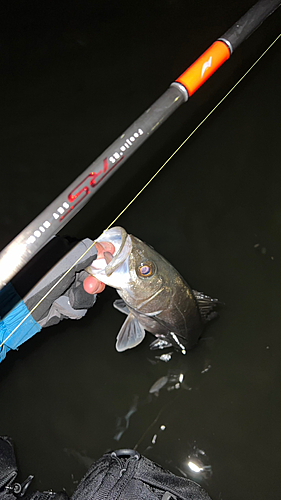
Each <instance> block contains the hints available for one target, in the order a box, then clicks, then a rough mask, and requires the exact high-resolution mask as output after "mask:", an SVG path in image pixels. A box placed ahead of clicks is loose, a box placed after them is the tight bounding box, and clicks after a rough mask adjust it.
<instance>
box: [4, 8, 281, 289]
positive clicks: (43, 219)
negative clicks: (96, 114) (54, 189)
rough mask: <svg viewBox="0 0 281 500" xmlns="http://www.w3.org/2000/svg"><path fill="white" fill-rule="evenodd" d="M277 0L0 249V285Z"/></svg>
mask: <svg viewBox="0 0 281 500" xmlns="http://www.w3.org/2000/svg"><path fill="white" fill-rule="evenodd" d="M280 4H281V0H260V1H259V2H257V3H256V4H255V5H254V6H253V7H252V8H251V9H250V10H249V11H248V12H247V13H246V14H245V15H244V16H242V17H241V18H240V19H239V20H238V21H237V22H236V23H235V24H234V25H233V26H232V27H231V28H230V29H229V30H228V31H226V32H225V33H224V34H223V35H222V36H221V37H220V38H218V39H217V40H216V41H215V42H214V43H213V44H212V45H211V46H210V47H209V48H208V49H207V50H206V51H205V52H204V53H203V54H202V55H201V56H200V57H199V58H198V59H197V60H196V61H195V62H194V63H193V64H192V65H191V66H189V67H188V69H187V70H186V71H184V73H182V75H181V76H180V77H179V78H177V79H176V80H175V81H174V82H173V83H172V84H171V85H170V87H169V88H168V90H166V92H165V93H164V94H163V95H162V96H161V97H160V98H159V99H158V100H157V101H156V102H155V103H154V104H153V105H152V106H151V107H150V108H148V109H147V110H146V111H145V113H143V114H142V115H141V116H140V117H139V118H138V119H137V120H136V121H135V122H134V123H133V124H132V125H131V126H130V127H129V128H128V129H127V130H126V131H125V132H124V133H123V134H122V135H121V136H120V137H118V139H116V140H115V141H114V142H113V143H112V144H111V145H110V146H109V147H108V148H107V149H106V150H105V151H104V152H103V153H102V154H101V155H100V156H99V157H98V158H97V159H96V160H95V161H94V162H93V163H92V164H91V165H90V166H89V167H88V168H87V169H86V170H85V171H84V172H83V173H82V174H81V175H79V176H78V177H77V179H76V180H75V181H74V182H72V184H70V185H69V186H68V187H67V188H66V189H65V191H63V192H62V193H61V194H60V195H59V196H58V197H57V198H56V199H55V200H54V201H53V202H52V203H51V204H50V205H49V206H48V207H47V208H46V209H45V210H44V211H43V212H41V214H40V215H38V216H37V217H36V218H35V219H34V220H33V221H32V222H31V223H30V224H29V225H28V226H27V227H26V228H25V229H23V230H22V231H21V232H20V233H19V234H18V236H16V237H15V238H14V239H13V240H12V241H11V243H9V244H8V245H7V246H6V247H5V248H4V249H3V250H2V252H1V253H0V289H1V288H3V287H4V286H5V285H6V284H7V283H8V282H9V281H10V280H11V279H12V278H13V277H14V276H15V275H16V274H17V273H18V272H19V271H20V269H22V268H23V267H24V265H25V264H27V262H28V261H29V260H31V259H32V258H33V257H34V255H35V254H36V253H37V252H38V251H39V250H40V249H41V248H43V247H44V246H45V245H46V243H47V242H48V241H49V240H50V239H51V238H52V237H53V236H54V235H56V234H57V233H58V232H59V231H60V230H61V229H62V228H63V227H64V226H65V225H66V224H67V223H68V222H69V221H70V220H71V219H72V217H74V215H76V214H77V213H78V212H79V211H80V210H81V209H82V208H83V206H84V205H85V204H86V203H87V202H88V201H89V200H90V198H91V197H92V196H93V195H94V194H95V193H96V192H97V190H98V189H99V188H100V187H101V186H102V185H103V184H104V183H105V182H106V181H107V180H108V179H109V177H110V176H111V175H113V173H114V172H116V171H117V170H118V168H119V167H120V166H121V165H123V163H124V162H125V161H126V160H127V159H128V158H129V157H130V156H131V155H132V154H133V153H134V152H135V151H136V150H137V149H138V148H139V147H140V146H141V144H142V143H143V142H144V141H145V140H146V139H148V137H150V136H151V135H152V133H153V132H155V130H157V129H158V128H159V126H160V125H161V124H162V123H163V122H164V121H165V120H166V119H167V118H168V117H169V116H170V115H171V114H172V113H173V112H174V111H175V110H176V109H177V108H178V107H179V106H180V105H181V104H183V103H184V102H186V101H187V100H188V99H189V98H190V97H191V96H192V95H193V94H194V92H195V91H196V90H198V88H199V87H201V85H203V83H205V82H206V81H207V80H208V79H209V78H210V76H211V75H212V74H213V73H214V72H215V71H216V70H217V69H218V68H219V67H220V66H221V65H222V64H223V63H224V62H225V61H226V60H227V59H229V57H230V56H231V54H232V53H233V51H234V50H235V49H236V48H237V47H238V46H239V45H240V44H241V43H242V42H243V41H244V40H245V39H247V38H248V37H249V36H250V35H251V34H252V33H253V32H254V31H255V30H256V29H257V28H258V27H259V26H260V24H262V22H263V21H264V20H265V19H266V18H267V17H268V16H269V15H270V14H272V13H273V12H274V11H275V10H276V9H277V8H278V7H279V6H280Z"/></svg>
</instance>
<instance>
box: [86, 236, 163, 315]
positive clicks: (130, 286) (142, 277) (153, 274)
mask: <svg viewBox="0 0 281 500" xmlns="http://www.w3.org/2000/svg"><path fill="white" fill-rule="evenodd" d="M96 241H97V242H102V241H109V242H110V243H112V244H113V245H114V247H115V252H114V254H113V258H112V260H111V261H110V262H109V263H107V262H106V261H105V259H96V260H94V261H93V262H92V264H91V266H89V267H88V268H87V269H86V270H87V271H88V272H89V273H90V274H92V275H93V276H95V277H96V278H98V279H99V280H100V281H102V282H103V283H105V284H106V285H109V286H112V287H114V288H116V289H117V291H118V292H119V294H120V295H121V297H122V298H123V299H124V300H125V302H126V303H127V304H128V305H129V306H130V307H132V308H134V309H137V310H140V309H141V308H142V307H143V305H144V303H147V302H149V300H150V298H151V297H154V296H155V295H157V294H158V293H160V292H161V290H162V289H163V286H164V284H165V281H166V280H165V272H164V267H165V265H167V264H168V263H167V262H166V261H165V259H163V258H162V257H161V256H160V255H159V254H158V253H157V252H156V251H155V250H154V249H153V248H152V247H150V246H149V245H147V244H146V243H144V242H143V241H141V240H139V239H138V238H136V237H135V236H133V235H129V234H128V233H127V232H126V231H125V229H123V228H122V227H113V228H111V229H109V230H108V231H105V232H104V233H103V234H102V235H101V236H100V237H99V238H98V239H97V240H96Z"/></svg>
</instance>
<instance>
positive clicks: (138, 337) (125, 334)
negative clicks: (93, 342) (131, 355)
mask: <svg viewBox="0 0 281 500" xmlns="http://www.w3.org/2000/svg"><path fill="white" fill-rule="evenodd" d="M144 337H145V330H144V328H143V327H142V326H141V324H140V323H139V322H138V320H137V319H136V318H135V316H134V315H133V314H131V313H130V314H129V316H128V317H127V319H126V321H125V323H123V325H122V327H121V330H120V332H119V333H118V335H117V340H116V350H117V351H118V352H123V351H126V350H127V349H132V348H133V347H136V346H137V345H138V344H140V343H141V342H142V340H143V339H144Z"/></svg>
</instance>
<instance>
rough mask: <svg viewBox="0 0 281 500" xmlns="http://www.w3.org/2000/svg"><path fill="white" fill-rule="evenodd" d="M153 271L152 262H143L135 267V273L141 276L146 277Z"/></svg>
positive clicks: (151, 274)
mask: <svg viewBox="0 0 281 500" xmlns="http://www.w3.org/2000/svg"><path fill="white" fill-rule="evenodd" d="M154 273H155V266H154V264H153V263H152V262H143V263H142V264H141V265H140V266H138V268H137V274H138V275H139V276H140V277H141V278H148V277H150V276H153V274H154Z"/></svg>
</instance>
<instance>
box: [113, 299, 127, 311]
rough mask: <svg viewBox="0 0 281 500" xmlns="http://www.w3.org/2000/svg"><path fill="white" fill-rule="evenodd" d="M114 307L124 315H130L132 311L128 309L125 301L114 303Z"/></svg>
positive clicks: (119, 300)
mask: <svg viewBox="0 0 281 500" xmlns="http://www.w3.org/2000/svg"><path fill="white" fill-rule="evenodd" d="M113 307H115V309H117V311H120V312H121V313H123V314H130V311H129V309H128V307H127V306H126V304H125V302H124V300H122V299H117V300H115V301H114V302H113Z"/></svg>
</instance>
